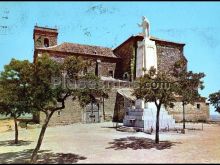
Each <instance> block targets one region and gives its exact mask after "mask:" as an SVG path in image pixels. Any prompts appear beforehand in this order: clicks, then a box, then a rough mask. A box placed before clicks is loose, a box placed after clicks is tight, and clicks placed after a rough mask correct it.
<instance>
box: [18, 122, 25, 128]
mask: <svg viewBox="0 0 220 165" xmlns="http://www.w3.org/2000/svg"><path fill="white" fill-rule="evenodd" d="M18 125H19V126H20V127H21V128H26V127H27V123H26V122H20V123H19V124H18Z"/></svg>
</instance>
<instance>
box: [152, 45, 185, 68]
mask: <svg viewBox="0 0 220 165" xmlns="http://www.w3.org/2000/svg"><path fill="white" fill-rule="evenodd" d="M156 47H157V59H158V61H157V62H158V70H159V71H169V70H170V69H171V68H172V67H173V66H174V64H175V62H176V61H178V60H180V59H185V57H184V56H183V47H181V46H178V45H161V44H158V43H156Z"/></svg>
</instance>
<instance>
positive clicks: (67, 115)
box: [40, 98, 83, 126]
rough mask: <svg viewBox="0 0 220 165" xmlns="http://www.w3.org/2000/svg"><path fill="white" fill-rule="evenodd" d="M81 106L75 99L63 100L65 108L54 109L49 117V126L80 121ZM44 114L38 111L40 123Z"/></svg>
mask: <svg viewBox="0 0 220 165" xmlns="http://www.w3.org/2000/svg"><path fill="white" fill-rule="evenodd" d="M82 115H83V108H81V107H80V105H79V102H78V101H77V100H75V101H72V99H71V98H68V99H67V100H66V102H65V109H62V110H60V111H56V112H55V113H54V114H53V116H52V117H51V119H50V122H49V126H53V125H66V124H72V123H79V122H81V121H82ZM44 119H45V114H44V113H43V112H41V113H40V124H42V123H43V120H44Z"/></svg>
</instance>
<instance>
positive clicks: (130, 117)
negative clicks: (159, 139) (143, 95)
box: [123, 103, 175, 132]
mask: <svg viewBox="0 0 220 165" xmlns="http://www.w3.org/2000/svg"><path fill="white" fill-rule="evenodd" d="M156 113H157V110H156V107H155V105H154V104H153V103H150V104H148V106H147V107H146V108H144V109H138V108H135V109H132V108H128V109H127V111H126V114H125V117H124V120H123V125H124V126H126V127H133V128H135V129H137V128H140V129H142V130H143V131H144V132H149V131H150V132H152V131H154V130H155V129H156ZM174 127H175V120H174V118H173V116H172V115H169V114H168V112H167V111H166V110H165V108H164V107H161V110H160V130H164V129H166V130H169V129H173V128H174Z"/></svg>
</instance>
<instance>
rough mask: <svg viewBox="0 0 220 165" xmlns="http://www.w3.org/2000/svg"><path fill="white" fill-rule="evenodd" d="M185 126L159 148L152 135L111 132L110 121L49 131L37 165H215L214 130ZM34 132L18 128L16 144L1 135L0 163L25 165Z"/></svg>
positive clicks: (218, 132) (163, 136)
mask: <svg viewBox="0 0 220 165" xmlns="http://www.w3.org/2000/svg"><path fill="white" fill-rule="evenodd" d="M186 126H187V128H189V130H188V131H187V132H186V134H181V133H177V132H174V131H170V132H161V133H160V140H161V142H160V144H159V145H155V144H154V141H153V140H154V137H155V135H154V134H152V135H150V134H146V133H143V132H136V133H132V132H120V131H116V129H115V128H114V127H113V123H111V122H106V123H98V124H72V125H66V126H56V127H49V128H48V129H47V131H46V134H45V138H44V140H43V144H42V146H41V152H40V153H39V159H38V163H219V162H220V125H218V124H204V125H203V130H201V128H202V125H201V124H189V123H187V125H186ZM177 127H181V125H180V124H177ZM39 131H40V129H39V128H35V129H21V128H20V131H19V139H20V140H22V141H21V142H20V143H19V144H18V145H14V144H12V143H11V140H13V138H14V132H13V131H6V132H1V136H0V163H21V162H27V161H28V160H29V158H30V155H31V151H32V150H31V149H33V148H34V147H35V145H36V142H37V138H38V135H39Z"/></svg>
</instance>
